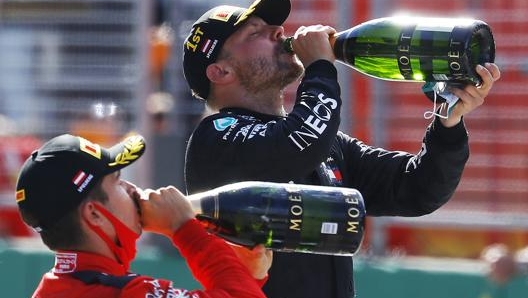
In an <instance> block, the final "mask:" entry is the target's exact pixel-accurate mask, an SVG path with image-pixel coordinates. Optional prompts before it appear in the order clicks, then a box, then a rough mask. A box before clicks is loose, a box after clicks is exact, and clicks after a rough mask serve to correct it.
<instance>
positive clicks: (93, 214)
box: [79, 201, 104, 226]
mask: <svg viewBox="0 0 528 298" xmlns="http://www.w3.org/2000/svg"><path fill="white" fill-rule="evenodd" d="M95 204H96V203H95V202H94V201H87V202H85V203H82V204H81V206H79V208H80V209H81V210H80V212H81V216H82V218H84V220H86V221H87V222H88V223H90V224H91V225H95V226H100V225H102V224H103V223H104V220H103V216H102V214H101V212H99V210H97V208H95Z"/></svg>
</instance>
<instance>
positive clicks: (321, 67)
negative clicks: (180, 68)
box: [184, 0, 500, 298]
mask: <svg viewBox="0 0 528 298" xmlns="http://www.w3.org/2000/svg"><path fill="white" fill-rule="evenodd" d="M269 3H273V7H272V8H270V7H269V5H268V4H269ZM215 9H216V10H215ZM215 9H212V10H210V11H208V12H207V13H206V14H204V15H203V16H202V17H201V18H200V19H199V20H198V21H197V22H196V23H195V24H194V25H193V28H192V30H191V33H190V34H189V37H188V38H187V40H186V42H185V44H184V50H185V53H184V71H185V75H186V79H187V81H188V83H189V85H190V87H191V89H192V90H193V92H194V94H195V95H196V96H197V97H199V98H202V99H205V100H206V104H207V105H208V106H209V107H210V108H211V109H213V110H215V109H216V110H218V112H216V113H214V114H212V115H210V116H207V117H205V118H204V119H203V120H202V121H201V122H200V123H199V125H198V126H197V128H196V129H195V131H194V132H193V134H192V136H191V138H190V140H189V143H188V147H187V152H186V162H185V179H186V187H187V191H188V193H191V194H192V193H196V192H199V191H204V190H208V189H211V188H214V187H218V186H221V185H225V184H228V183H233V182H238V181H248V180H258V181H271V182H293V183H297V184H314V185H328V186H341V187H351V188H355V189H357V190H359V191H360V192H361V193H362V195H363V198H364V201H365V206H366V210H367V214H368V215H370V216H386V215H392V216H420V215H424V214H428V213H431V212H433V211H434V210H436V209H438V208H439V207H440V206H442V205H443V204H445V203H446V202H447V201H448V200H449V198H450V197H451V196H452V194H453V193H454V191H455V189H456V187H457V185H458V183H459V181H460V178H461V175H462V171H463V169H464V165H465V163H466V161H467V160H468V157H469V148H468V135H467V132H466V129H465V126H464V123H463V121H462V116H463V115H465V114H467V113H468V112H469V111H471V110H473V109H475V108H476V107H477V106H479V105H480V104H482V103H483V101H484V97H485V96H486V95H487V94H488V92H489V90H490V88H491V86H492V85H493V82H494V80H496V79H498V78H499V76H500V73H499V70H498V68H497V67H496V65H494V64H489V65H486V67H477V72H478V73H479V75H481V76H482V77H483V84H482V86H481V87H479V88H477V87H475V86H467V87H466V88H465V89H464V90H462V89H456V90H453V93H454V94H455V95H457V96H459V97H460V98H461V100H460V102H459V103H458V104H457V105H456V106H455V108H454V109H453V111H452V112H451V116H450V117H449V118H448V119H440V118H436V119H435V120H434V121H433V122H432V123H431V124H430V125H429V127H428V128H427V130H426V132H425V135H424V137H423V143H422V147H421V150H420V151H419V153H418V154H416V155H414V154H411V153H406V152H401V151H387V150H384V149H381V148H375V147H371V146H368V145H366V144H364V143H362V142H361V141H360V140H357V139H355V138H352V137H350V136H348V135H346V134H344V133H342V132H340V131H338V127H339V123H340V109H341V97H340V86H339V84H338V81H337V71H336V69H335V67H334V65H333V62H334V59H335V57H333V53H332V51H331V48H330V46H329V44H328V36H329V35H331V34H333V33H335V30H334V29H333V28H330V27H327V26H321V25H318V26H309V27H301V28H299V30H298V31H297V33H296V34H295V37H294V40H293V49H294V51H295V52H296V55H297V56H298V58H299V60H300V61H301V62H302V64H303V65H304V77H303V79H302V81H301V84H300V85H299V87H298V90H297V95H296V102H295V105H294V106H293V108H292V110H291V112H290V113H288V114H286V113H284V112H282V111H283V108H282V104H283V101H282V96H281V95H282V93H281V92H282V90H283V89H284V86H285V85H283V82H280V83H279V82H278V83H277V84H276V86H275V85H270V86H271V87H270V86H267V88H260V89H259V88H258V85H256V84H254V83H255V82H260V81H262V80H265V78H264V77H266V76H267V75H268V73H269V72H271V70H274V69H276V68H278V69H280V66H281V65H280V63H277V64H276V65H275V64H271V65H272V66H276V68H273V67H271V66H270V67H263V66H262V61H263V60H265V58H267V57H266V56H265V54H259V53H257V52H258V51H264V50H263V49H266V47H268V46H269V48H270V49H271V50H270V51H272V52H273V55H272V57H273V58H274V59H278V60H279V61H281V62H284V61H286V60H287V59H293V57H291V56H288V55H289V54H288V53H286V52H285V51H283V50H281V49H282V46H281V44H282V42H283V41H284V35H283V29H282V27H280V25H281V24H282V22H284V20H285V19H286V17H287V15H288V13H289V1H288V0H261V1H260V2H259V1H256V2H255V3H254V4H253V5H252V6H251V7H250V8H249V9H248V10H246V9H243V8H239V7H228V8H225V7H217V8H215ZM218 9H220V11H219V10H218ZM222 9H223V10H226V9H227V10H228V11H227V12H226V11H221V10H222ZM284 10H287V12H286V13H284ZM226 16H227V18H226ZM220 18H221V19H222V21H219V22H217V21H213V20H218V19H220ZM213 25H214V27H213ZM228 25H232V27H228ZM198 37H200V38H198ZM196 40H199V42H198V43H195V42H196ZM206 40H209V41H210V40H215V41H216V42H217V44H214V45H213V47H214V46H216V48H213V49H212V50H211V48H210V45H209V44H206V43H205V41H206ZM202 41H204V42H203V44H201V43H202ZM252 43H254V44H256V45H257V46H256V47H254V48H252V47H251V46H252ZM246 47H247V48H246ZM196 49H202V51H198V50H196ZM203 49H205V50H203ZM218 52H219V53H218ZM201 55H204V56H203V57H202V56H201ZM205 55H208V56H207V58H206V56H205ZM245 55H246V56H251V55H255V56H258V55H261V56H260V57H257V58H255V59H256V60H249V61H253V62H255V61H258V63H248V65H251V66H248V65H244V66H243V67H253V68H254V69H256V70H257V71H258V70H259V67H262V71H261V72H255V73H252V76H250V77H244V76H245V75H247V73H245V72H244V71H243V70H241V69H240V68H239V67H240V62H239V64H237V63H236V62H235V61H234V59H240V61H242V60H243V58H244V57H245ZM209 56H210V57H209ZM211 57H213V58H211ZM262 57H265V58H262ZM207 59H210V60H207ZM287 61H290V60H287ZM228 63H232V64H228ZM270 63H273V62H270ZM284 63H285V62H284ZM284 63H283V64H284ZM229 67H231V68H229ZM237 67H238V68H237ZM289 67H291V68H294V67H295V65H293V64H290V65H289ZM270 69H271V70H270ZM284 71H285V72H286V73H287V70H284ZM230 72H231V73H232V72H235V73H236V74H237V75H238V76H237V77H235V79H233V78H231V77H227V78H228V80H227V81H226V76H227V75H229V73H230ZM278 72H280V70H278ZM279 74H284V73H279ZM279 74H277V76H278V75H279ZM204 79H205V82H204ZM292 81H293V80H290V81H289V82H292ZM226 82H227V83H226ZM289 82H288V83H289ZM281 84H282V85H281ZM234 90H238V91H240V90H243V91H244V92H237V91H234ZM270 94H273V95H274V96H270ZM259 95H263V96H262V97H260V96H259ZM266 96H270V97H269V99H268V102H267V105H261V104H260V103H261V102H259V100H260V99H262V98H266ZM277 99H279V100H277ZM270 107H271V108H270ZM273 108H275V109H273ZM352 271H353V269H352V258H351V257H342V256H329V255H315V254H299V253H279V252H276V253H275V254H274V260H273V266H272V268H271V270H270V275H269V280H268V282H267V284H266V285H265V286H264V291H265V293H266V295H267V296H268V297H271V298H323V297H331V298H334V297H335V298H345V297H346V298H349V297H354V295H355V294H354V283H353V272H352Z"/></svg>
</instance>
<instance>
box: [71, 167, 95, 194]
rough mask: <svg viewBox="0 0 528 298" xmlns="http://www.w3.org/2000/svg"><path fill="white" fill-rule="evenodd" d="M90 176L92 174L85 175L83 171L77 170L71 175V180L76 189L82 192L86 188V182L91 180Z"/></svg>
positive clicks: (91, 176)
mask: <svg viewBox="0 0 528 298" xmlns="http://www.w3.org/2000/svg"><path fill="white" fill-rule="evenodd" d="M92 178H93V175H92V174H90V175H87V174H86V173H85V172H83V171H79V172H77V174H75V176H74V177H73V180H72V182H73V184H75V185H76V186H77V191H78V192H82V191H83V190H84V189H85V188H86V185H88V183H90V181H92Z"/></svg>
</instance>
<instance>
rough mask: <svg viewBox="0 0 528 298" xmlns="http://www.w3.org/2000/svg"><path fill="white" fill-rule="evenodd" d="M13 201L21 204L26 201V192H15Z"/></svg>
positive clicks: (22, 190)
mask: <svg viewBox="0 0 528 298" xmlns="http://www.w3.org/2000/svg"><path fill="white" fill-rule="evenodd" d="M15 199H16V202H17V203H19V202H22V201H23V200H25V199H26V191H25V190H24V189H21V190H19V191H17V192H16V194H15Z"/></svg>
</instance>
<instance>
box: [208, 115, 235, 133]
mask: <svg viewBox="0 0 528 298" xmlns="http://www.w3.org/2000/svg"><path fill="white" fill-rule="evenodd" d="M236 122H237V120H236V119H235V118H233V117H225V118H220V119H216V120H214V121H213V124H214V128H215V129H216V130H217V131H224V130H226V128H228V127H229V126H231V125H233V124H235V123H236Z"/></svg>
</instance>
